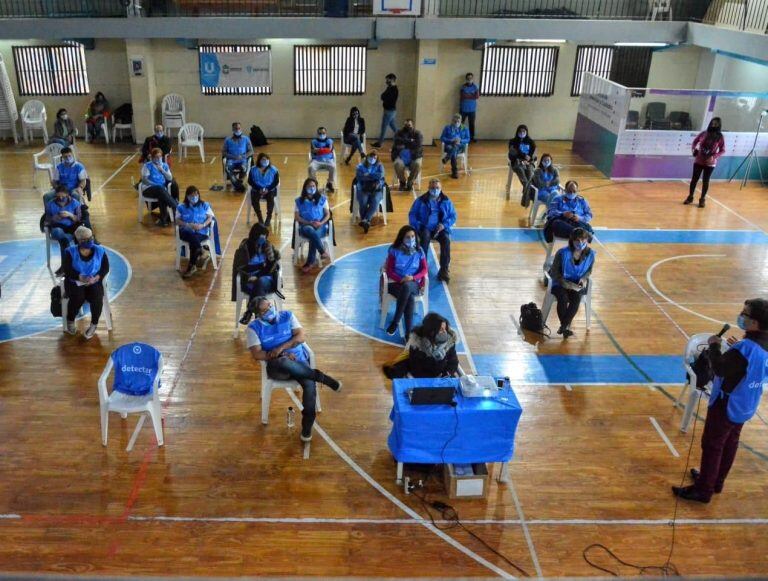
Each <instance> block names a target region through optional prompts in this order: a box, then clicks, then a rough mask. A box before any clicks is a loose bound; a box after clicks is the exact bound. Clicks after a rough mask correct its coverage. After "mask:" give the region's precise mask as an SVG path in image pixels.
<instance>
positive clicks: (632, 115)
mask: <svg viewBox="0 0 768 581" xmlns="http://www.w3.org/2000/svg"><path fill="white" fill-rule="evenodd" d="M625 127H626V129H637V128H638V127H640V111H632V110H630V111H629V113H627V124H626V126H625Z"/></svg>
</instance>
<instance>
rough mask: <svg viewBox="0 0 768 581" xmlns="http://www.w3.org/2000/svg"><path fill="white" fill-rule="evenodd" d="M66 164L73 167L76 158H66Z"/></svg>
mask: <svg viewBox="0 0 768 581" xmlns="http://www.w3.org/2000/svg"><path fill="white" fill-rule="evenodd" d="M64 163H66V164H67V165H72V164H73V163H75V158H74V157H65V158H64Z"/></svg>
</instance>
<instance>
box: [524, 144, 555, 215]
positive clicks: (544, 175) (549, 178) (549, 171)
mask: <svg viewBox="0 0 768 581" xmlns="http://www.w3.org/2000/svg"><path fill="white" fill-rule="evenodd" d="M531 184H532V185H533V186H534V187H535V188H536V189H537V190H539V195H538V198H539V201H540V202H541V203H542V204H544V205H546V204H547V203H548V201H550V199H552V198H554V196H556V195H557V192H558V190H559V188H560V173H559V172H558V171H557V168H556V167H555V166H553V165H552V156H551V155H549V154H548V153H545V154H544V155H542V156H541V160H539V167H537V168H536V171H534V172H533V177H532V178H531ZM529 196H530V197H531V201H533V192H532V191H531V192H530V193H529Z"/></svg>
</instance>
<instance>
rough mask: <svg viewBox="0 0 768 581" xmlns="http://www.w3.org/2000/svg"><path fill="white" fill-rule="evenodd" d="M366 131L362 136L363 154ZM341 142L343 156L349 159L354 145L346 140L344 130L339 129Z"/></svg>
mask: <svg viewBox="0 0 768 581" xmlns="http://www.w3.org/2000/svg"><path fill="white" fill-rule="evenodd" d="M365 139H366V137H365V133H363V134H362V135H361V136H360V145H361V146H362V148H363V155H365V151H366V149H365ZM339 143H341V157H343V158H344V159H347V157H348V156H349V155H350V152H351V151H352V146H351V145H350V144H349V143H345V142H344V131H339Z"/></svg>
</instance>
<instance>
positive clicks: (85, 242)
mask: <svg viewBox="0 0 768 581" xmlns="http://www.w3.org/2000/svg"><path fill="white" fill-rule="evenodd" d="M78 246H80V248H83V249H84V250H91V249H92V248H93V247H94V246H96V243H95V242H94V241H93V240H83V241H82V242H80V244H79V245H78Z"/></svg>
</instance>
